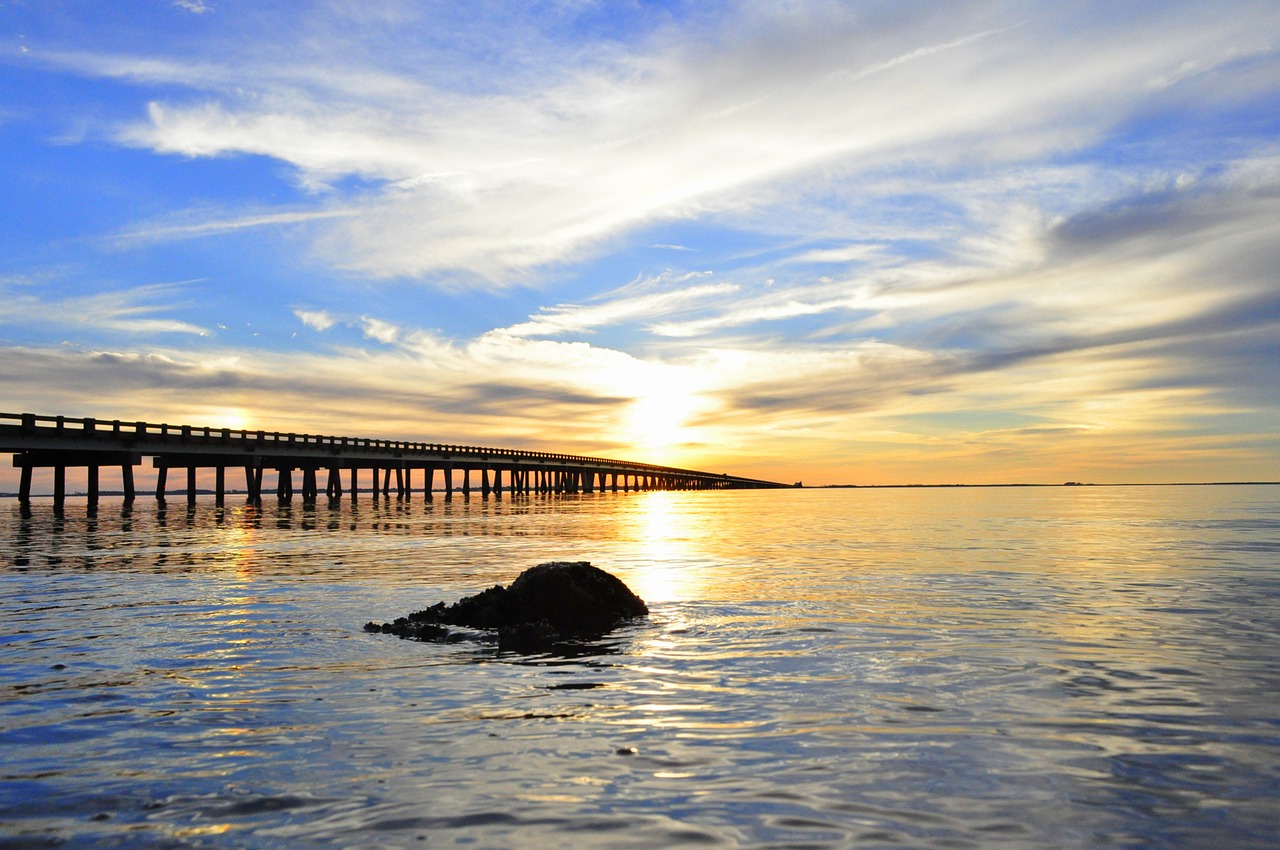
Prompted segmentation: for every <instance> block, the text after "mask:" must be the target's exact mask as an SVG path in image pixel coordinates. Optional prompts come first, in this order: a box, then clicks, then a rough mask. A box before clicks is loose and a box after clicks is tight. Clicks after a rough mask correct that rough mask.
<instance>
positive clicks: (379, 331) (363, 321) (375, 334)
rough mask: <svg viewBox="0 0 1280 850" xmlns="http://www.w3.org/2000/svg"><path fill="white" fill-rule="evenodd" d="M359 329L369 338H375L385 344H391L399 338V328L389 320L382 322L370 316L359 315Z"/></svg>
mask: <svg viewBox="0 0 1280 850" xmlns="http://www.w3.org/2000/svg"><path fill="white" fill-rule="evenodd" d="M360 329H361V330H362V331H363V332H364V335H365V336H367V337H368V338H369V339H373V340H377V341H378V342H381V343H384V344H386V345H391V344H392V343H394V342H396V341H397V340H398V339H399V338H400V328H398V327H396V326H395V325H393V324H391V323H390V322H384V321H382V320H381V319H375V318H372V317H371V316H361V317H360Z"/></svg>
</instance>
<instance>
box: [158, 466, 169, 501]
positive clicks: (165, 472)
mask: <svg viewBox="0 0 1280 850" xmlns="http://www.w3.org/2000/svg"><path fill="white" fill-rule="evenodd" d="M168 481H169V467H167V466H162V467H160V468H159V469H157V470H156V501H157V502H163V501H164V490H165V486H166V484H168Z"/></svg>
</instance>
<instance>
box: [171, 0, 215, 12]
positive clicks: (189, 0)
mask: <svg viewBox="0 0 1280 850" xmlns="http://www.w3.org/2000/svg"><path fill="white" fill-rule="evenodd" d="M172 3H173V6H174V7H175V8H178V9H181V10H183V11H184V12H190V13H191V14H193V15H203V14H206V13H207V12H212V11H213V6H212V5H210V4H208V3H205V2H203V0H172Z"/></svg>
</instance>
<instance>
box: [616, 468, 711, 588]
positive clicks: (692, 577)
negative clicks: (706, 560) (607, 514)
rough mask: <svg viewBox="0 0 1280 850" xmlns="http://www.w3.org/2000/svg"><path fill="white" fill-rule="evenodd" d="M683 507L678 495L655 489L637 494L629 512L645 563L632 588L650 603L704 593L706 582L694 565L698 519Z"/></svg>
mask: <svg viewBox="0 0 1280 850" xmlns="http://www.w3.org/2000/svg"><path fill="white" fill-rule="evenodd" d="M681 508H682V505H681V503H680V499H679V496H678V494H676V493H670V492H666V491H653V492H648V493H641V494H637V497H636V500H635V502H634V509H633V510H632V511H629V512H628V513H627V514H626V515H625V516H626V517H627V518H628V520H629V521H630V522H632V523H633V527H632V528H631V529H629V532H630V536H632V537H634V539H635V540H636V542H637V544H638V546H639V549H640V553H641V558H642V562H643V568H642V569H641V570H639V571H638V572H637V574H636V575H635V576H634V577H633V579H632V581H633V587H632V589H633V590H635V591H636V593H637V594H639V595H640V598H641V599H644V600H646V601H648V602H670V601H677V600H685V599H694V598H698V595H699V593H700V585H701V583H702V582H701V581H700V580H699V573H698V571H697V569H696V568H694V567H693V566H692V562H693V561H695V560H696V553H695V552H694V540H695V538H696V537H697V535H698V529H697V528H696V525H697V520H696V518H694V517H693V516H692V515H691V514H690V513H689V512H688V511H687V510H682V509H681Z"/></svg>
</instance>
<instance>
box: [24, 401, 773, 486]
mask: <svg viewBox="0 0 1280 850" xmlns="http://www.w3.org/2000/svg"><path fill="white" fill-rule="evenodd" d="M0 453H11V454H12V455H13V464H14V466H16V467H18V468H19V469H20V470H21V478H20V485H19V492H18V498H19V499H20V500H21V501H22V502H24V503H26V502H29V501H30V500H31V486H32V471H33V470H34V469H41V468H45V469H52V470H53V497H54V500H55V501H62V500H63V499H64V498H65V497H66V471H67V469H69V468H82V469H85V470H86V482H87V486H86V496H87V497H88V499H89V502H90V504H93V503H96V501H97V500H98V498H99V486H98V481H99V469H101V468H103V467H106V468H112V467H118V468H119V469H120V473H121V482H122V486H123V493H124V498H125V499H126V500H132V499H134V498H135V497H136V495H137V492H136V489H135V486H134V475H133V470H134V467H135V466H138V465H139V464H141V463H142V462H143V458H148V457H149V458H151V463H152V466H153V467H154V468H155V469H156V488H155V496H156V498H157V499H161V500H163V499H164V498H165V493H166V487H167V485H168V475H169V471H170V470H183V471H185V473H186V496H187V499H188V501H191V502H194V501H195V499H196V494H197V488H196V473H197V470H200V469H212V470H213V471H214V487H213V492H214V497H215V498H216V499H217V501H218V503H219V504H221V503H222V502H223V500H224V499H225V496H226V494H227V486H226V485H227V470H228V469H242V470H243V471H244V477H245V489H244V492H245V493H246V494H247V499H248V501H250V502H256V501H260V500H261V498H262V493H263V476H264V472H268V471H274V473H275V493H276V496H277V497H278V498H281V499H291V498H292V497H293V496H294V493H295V490H294V483H295V481H294V479H295V473H301V488H300V490H299V491H297V492H298V495H300V496H301V498H302V499H303V500H304V501H314V500H316V499H318V498H319V495H320V486H319V485H320V481H321V478H322V477H323V479H324V494H325V495H326V496H327V497H329V498H331V499H336V498H342V497H343V495H344V494H349V495H350V497H351V498H353V499H354V498H355V497H356V494H357V493H358V492H359V491H360V479H361V476H362V474H367V475H369V476H370V487H369V488H368V489H369V490H372V492H373V493H374V494H375V496H377V495H379V494H381V495H384V496H387V497H390V496H391V495H393V494H394V495H395V496H396V497H398V498H402V499H404V498H410V497H411V496H412V494H413V493H414V492H415V477H416V478H417V480H418V484H417V488H416V489H417V491H419V492H421V493H422V494H423V497H424V498H425V499H426V500H428V501H430V500H432V499H433V497H434V493H436V492H442V493H443V495H444V499H445V500H451V499H452V498H453V494H454V493H455V492H459V493H461V494H462V495H463V496H470V495H471V493H472V491H473V489H475V490H478V491H479V492H480V494H481V495H483V496H484V497H486V498H488V497H489V496H491V495H492V496H494V497H495V498H501V497H502V494H503V491H504V489H505V490H506V491H507V492H508V493H509V494H510V495H512V496H517V495H528V494H533V493H545V494H552V493H557V494H568V493H594V492H599V491H612V492H617V491H632V490H741V489H761V488H781V487H788V486H790V485H786V484H779V483H777V482H774V481H762V480H759V479H754V478H744V477H742V476H737V475H728V474H725V473H712V472H701V471H698V470H693V469H680V468H677V467H670V466H656V465H653V464H647V463H637V462H634V461H625V460H612V459H609V458H598V457H587V456H583V455H575V454H559V453H555V452H537V451H528V450H523V449H502V448H487V447H482V446H459V445H448V444H442V443H418V442H408V441H402V440H379V439H369V438H364V437H329V436H318V435H314V434H290V433H282V432H279V431H250V430H237V429H232V428H207V427H196V426H192V425H168V424H161V425H157V424H154V423H149V422H123V421H120V420H100V419H87V418H72V417H66V416H39V415H36V414H33V413H0ZM344 472H345V473H346V477H347V487H346V488H345V489H344V488H343V480H342V479H343V473H344ZM437 473H439V476H440V483H441V489H440V490H438V491H437V490H436V487H435V481H436V477H437ZM455 473H456V474H457V476H458V477H457V479H455V477H454V476H455ZM455 485H456V486H455Z"/></svg>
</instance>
